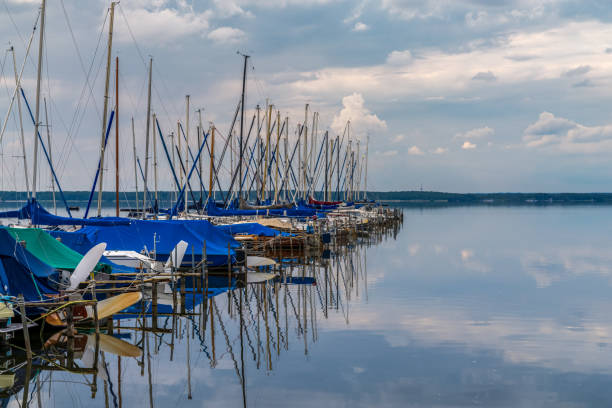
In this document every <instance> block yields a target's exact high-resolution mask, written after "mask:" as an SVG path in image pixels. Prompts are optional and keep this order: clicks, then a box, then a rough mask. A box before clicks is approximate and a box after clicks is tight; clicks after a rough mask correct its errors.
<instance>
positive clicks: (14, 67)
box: [10, 45, 53, 199]
mask: <svg viewBox="0 0 612 408" xmlns="http://www.w3.org/2000/svg"><path fill="white" fill-rule="evenodd" d="M10 51H11V53H12V54H13V70H14V71H15V87H16V88H15V89H16V90H17V112H18V113H19V135H20V136H21V153H22V154H23V171H24V174H25V182H26V192H27V197H28V199H30V177H29V176H28V160H27V158H26V149H25V138H24V136H23V119H22V116H21V93H20V92H19V89H20V88H21V86H20V85H19V77H18V75H17V60H16V59H15V48H14V47H13V46H12V45H11V48H10ZM51 180H53V178H52V179H51Z"/></svg>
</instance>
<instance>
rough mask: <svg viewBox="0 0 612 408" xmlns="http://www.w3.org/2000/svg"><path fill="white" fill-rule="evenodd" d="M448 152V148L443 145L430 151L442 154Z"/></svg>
mask: <svg viewBox="0 0 612 408" xmlns="http://www.w3.org/2000/svg"><path fill="white" fill-rule="evenodd" d="M446 152H448V149H447V148H445V147H437V148H436V149H435V150H434V151H432V153H433V154H444V153H446Z"/></svg>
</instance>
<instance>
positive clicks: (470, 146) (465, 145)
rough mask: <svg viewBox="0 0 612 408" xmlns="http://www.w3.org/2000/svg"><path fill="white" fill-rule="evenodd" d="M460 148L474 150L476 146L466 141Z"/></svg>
mask: <svg viewBox="0 0 612 408" xmlns="http://www.w3.org/2000/svg"><path fill="white" fill-rule="evenodd" d="M461 148H462V149H464V150H470V149H475V148H476V145H475V144H474V143H470V141H469V140H466V141H465V142H463V145H461Z"/></svg>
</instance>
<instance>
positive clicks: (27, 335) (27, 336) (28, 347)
mask: <svg viewBox="0 0 612 408" xmlns="http://www.w3.org/2000/svg"><path fill="white" fill-rule="evenodd" d="M17 301H18V302H19V313H21V324H22V326H23V339H24V341H25V346H26V356H27V359H28V362H29V361H31V360H32V345H31V344H30V331H29V330H28V318H27V316H26V309H25V299H24V298H23V295H19V298H18V300H17Z"/></svg>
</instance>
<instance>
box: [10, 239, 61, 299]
mask: <svg viewBox="0 0 612 408" xmlns="http://www.w3.org/2000/svg"><path fill="white" fill-rule="evenodd" d="M57 279H58V274H57V271H56V270H55V269H54V268H52V267H51V266H49V265H47V264H45V263H43V262H41V261H40V260H39V259H38V258H36V257H35V256H34V255H32V254H31V253H30V252H28V251H27V249H25V248H23V247H22V246H21V245H20V244H18V243H17V241H15V239H14V238H13V237H12V236H11V234H9V232H8V231H7V230H6V229H5V228H0V285H1V288H0V289H1V290H2V292H3V293H4V294H7V295H11V296H17V295H20V294H23V296H24V298H25V300H26V301H38V300H42V298H41V296H40V295H41V294H42V295H44V294H53V293H57V292H56V291H55V290H54V289H53V288H52V287H51V285H50V280H53V281H57ZM37 288H38V290H37ZM39 292H40V294H39Z"/></svg>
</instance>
